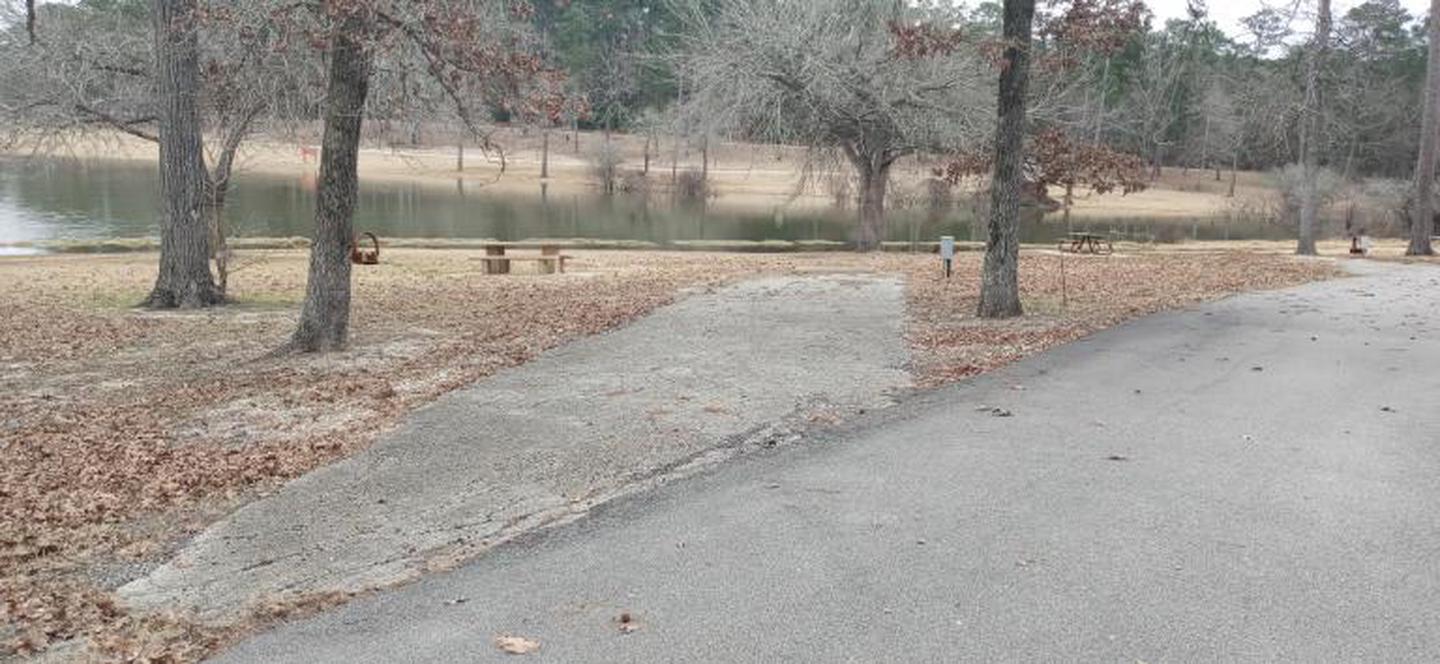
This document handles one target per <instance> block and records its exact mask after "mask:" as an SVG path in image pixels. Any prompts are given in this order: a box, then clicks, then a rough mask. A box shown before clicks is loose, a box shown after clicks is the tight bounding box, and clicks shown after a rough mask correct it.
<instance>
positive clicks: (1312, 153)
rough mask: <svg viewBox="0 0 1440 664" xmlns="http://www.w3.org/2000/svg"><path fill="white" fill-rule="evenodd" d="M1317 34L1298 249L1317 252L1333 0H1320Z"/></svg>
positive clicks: (1303, 132) (1304, 122)
mask: <svg viewBox="0 0 1440 664" xmlns="http://www.w3.org/2000/svg"><path fill="white" fill-rule="evenodd" d="M1316 9H1317V11H1318V13H1317V14H1316V17H1315V37H1314V40H1313V43H1312V44H1311V45H1310V53H1309V57H1308V58H1307V59H1306V64H1305V112H1304V114H1303V116H1302V118H1301V125H1300V160H1301V168H1302V169H1303V175H1302V182H1301V183H1300V238H1299V241H1298V242H1297V243H1296V245H1295V253H1297V254H1300V255H1302V256H1314V255H1315V230H1316V226H1317V225H1318V223H1317V221H1318V220H1317V218H1318V216H1319V214H1320V191H1319V187H1320V183H1319V179H1320V151H1319V150H1318V149H1316V145H1315V144H1316V143H1318V142H1319V141H1320V70H1321V68H1322V67H1323V66H1324V61H1325V52H1326V50H1328V49H1329V47H1330V0H1319V2H1318V3H1317V7H1316Z"/></svg>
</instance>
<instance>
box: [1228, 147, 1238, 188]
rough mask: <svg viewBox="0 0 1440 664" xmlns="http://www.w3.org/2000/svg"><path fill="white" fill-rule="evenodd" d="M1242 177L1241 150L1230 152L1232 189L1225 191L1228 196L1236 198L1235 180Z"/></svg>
mask: <svg viewBox="0 0 1440 664" xmlns="http://www.w3.org/2000/svg"><path fill="white" fill-rule="evenodd" d="M1239 179H1240V152H1239V151H1238V150H1237V151H1235V152H1233V153H1231V154H1230V190H1229V191H1227V192H1225V197H1226V198H1235V181H1236V180H1239Z"/></svg>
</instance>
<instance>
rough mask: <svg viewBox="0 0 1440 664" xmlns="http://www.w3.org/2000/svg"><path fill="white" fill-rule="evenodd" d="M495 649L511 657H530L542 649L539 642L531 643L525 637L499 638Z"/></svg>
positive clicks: (496, 638)
mask: <svg viewBox="0 0 1440 664" xmlns="http://www.w3.org/2000/svg"><path fill="white" fill-rule="evenodd" d="M495 647H496V648H499V649H500V650H501V651H504V652H507V653H510V654H511V655H528V654H530V653H532V652H535V651H536V650H539V649H540V643H539V642H538V641H531V640H530V639H527V638H525V637H523V636H509V635H505V636H497V637H495Z"/></svg>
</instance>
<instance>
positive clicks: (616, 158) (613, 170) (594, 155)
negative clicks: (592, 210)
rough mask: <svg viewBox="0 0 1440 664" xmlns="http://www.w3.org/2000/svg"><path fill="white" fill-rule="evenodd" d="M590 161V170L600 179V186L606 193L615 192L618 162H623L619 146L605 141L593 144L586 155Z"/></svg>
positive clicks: (618, 168)
mask: <svg viewBox="0 0 1440 664" xmlns="http://www.w3.org/2000/svg"><path fill="white" fill-rule="evenodd" d="M586 158H587V159H588V160H589V161H590V172H591V174H593V175H594V176H595V179H596V180H599V181H600V187H601V188H602V189H604V190H605V193H607V194H613V193H615V182H616V179H617V177H618V176H619V175H620V164H622V163H624V162H625V158H624V155H622V154H621V152H620V146H619V145H616V144H615V143H611V142H609V141H606V142H604V143H601V144H600V145H597V146H595V147H594V148H593V149H591V150H590V152H589V153H588V154H587V155H586Z"/></svg>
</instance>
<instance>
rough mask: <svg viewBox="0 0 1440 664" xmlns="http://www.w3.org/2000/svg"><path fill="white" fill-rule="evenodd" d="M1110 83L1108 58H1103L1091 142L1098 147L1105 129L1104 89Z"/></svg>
mask: <svg viewBox="0 0 1440 664" xmlns="http://www.w3.org/2000/svg"><path fill="white" fill-rule="evenodd" d="M1109 81H1110V57H1109V56H1106V57H1105V68H1104V69H1103V70H1101V72H1100V104H1099V106H1098V107H1097V108H1096V110H1095V137H1094V138H1093V139H1091V142H1092V143H1094V144H1096V145H1099V144H1100V139H1101V133H1102V132H1103V130H1104V128H1105V88H1106V86H1108V85H1109Z"/></svg>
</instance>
